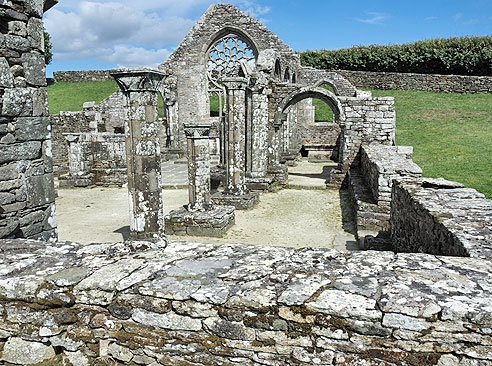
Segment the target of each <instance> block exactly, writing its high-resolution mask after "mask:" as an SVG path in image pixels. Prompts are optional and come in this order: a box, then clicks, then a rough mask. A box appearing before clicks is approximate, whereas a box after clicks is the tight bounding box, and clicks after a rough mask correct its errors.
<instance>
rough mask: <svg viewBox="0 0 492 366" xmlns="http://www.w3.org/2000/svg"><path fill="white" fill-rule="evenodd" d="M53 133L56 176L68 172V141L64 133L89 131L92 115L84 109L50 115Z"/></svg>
mask: <svg viewBox="0 0 492 366" xmlns="http://www.w3.org/2000/svg"><path fill="white" fill-rule="evenodd" d="M51 121H52V123H53V124H52V126H53V134H52V144H53V170H54V173H55V175H56V176H60V175H63V174H67V173H68V172H69V170H70V169H69V160H68V141H67V139H66V138H65V136H64V134H66V133H83V132H89V131H91V127H90V126H89V123H90V122H92V121H93V119H92V116H90V115H88V114H87V113H86V111H79V112H64V111H62V112H60V113H59V114H55V115H52V116H51Z"/></svg>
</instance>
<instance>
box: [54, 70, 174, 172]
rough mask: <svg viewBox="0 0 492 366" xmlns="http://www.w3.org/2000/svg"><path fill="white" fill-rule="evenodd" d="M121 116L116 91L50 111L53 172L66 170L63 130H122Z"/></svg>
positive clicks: (121, 103)
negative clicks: (98, 100) (69, 109)
mask: <svg viewBox="0 0 492 366" xmlns="http://www.w3.org/2000/svg"><path fill="white" fill-rule="evenodd" d="M113 80H114V79H113ZM124 118H125V116H124V109H123V94H122V93H121V92H119V91H118V92H115V93H113V94H111V95H110V96H109V97H107V98H106V99H104V100H103V101H102V102H101V103H99V104H95V103H94V102H86V103H84V105H83V110H82V111H77V112H66V111H61V112H60V113H59V114H54V115H51V119H52V122H53V135H52V142H53V156H54V157H53V165H54V172H55V175H56V176H60V175H63V174H67V173H68V172H69V154H68V143H67V140H66V138H65V136H64V134H67V133H84V132H90V131H98V132H109V133H123V132H124V127H123V126H124ZM164 141H165V140H164Z"/></svg>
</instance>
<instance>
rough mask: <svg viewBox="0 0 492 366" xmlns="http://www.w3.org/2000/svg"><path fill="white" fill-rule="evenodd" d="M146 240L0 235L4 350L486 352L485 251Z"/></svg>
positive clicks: (341, 354)
mask: <svg viewBox="0 0 492 366" xmlns="http://www.w3.org/2000/svg"><path fill="white" fill-rule="evenodd" d="M148 244H149V243H145V245H148ZM139 245H142V247H140V248H138V246H139ZM143 245H144V243H142V242H140V243H139V242H136V243H135V244H134V246H133V247H129V246H125V245H124V244H122V243H116V244H115V243H111V244H92V245H88V246H87V245H86V246H81V245H79V244H74V243H68V242H64V243H59V244H58V245H56V246H54V245H53V246H47V245H45V244H43V243H40V242H34V241H20V240H17V241H15V240H3V241H0V246H1V247H2V249H3V253H4V254H3V255H4V261H3V263H2V264H0V273H1V277H0V298H1V300H0V303H1V305H2V308H1V309H2V310H1V311H2V318H1V320H0V344H1V346H2V352H1V359H2V360H3V361H5V362H9V363H11V364H37V363H41V362H42V361H44V362H45V363H44V364H43V365H60V364H63V363H64V362H66V361H70V362H71V363H72V364H73V365H104V364H105V363H111V364H113V365H155V366H158V365H169V366H170V365H173V366H175V365H251V366H252V365H274V366H285V365H300V366H303V365H304V366H308V365H340V366H341V365H362V364H363V365H383V364H384V365H392V364H395V363H397V364H402V365H403V364H405V365H412V366H421V365H436V364H438V365H458V364H461V365H476V366H485V365H489V364H490V363H491V362H492V350H491V345H492V337H491V334H490V326H491V319H492V312H491V309H490V301H489V299H490V298H491V297H492V291H491V288H492V286H491V285H492V264H491V263H490V262H489V261H487V260H481V261H479V260H477V259H474V258H450V257H437V258H436V257H435V256H433V255H424V254H394V253H392V252H371V251H369V252H351V253H349V252H339V251H335V250H328V249H308V248H304V249H299V250H295V249H291V248H278V247H270V248H264V247H257V246H248V245H227V244H225V245H214V244H193V243H183V242H171V243H170V244H169V246H168V247H167V248H166V249H164V248H159V247H155V248H147V249H144V248H145V246H143ZM28 248H29V250H28ZM19 258H22V259H20V260H19ZM11 263H17V267H16V268H15V269H14V267H13V266H12V265H11ZM457 284H458V285H457ZM460 362H461V363H460Z"/></svg>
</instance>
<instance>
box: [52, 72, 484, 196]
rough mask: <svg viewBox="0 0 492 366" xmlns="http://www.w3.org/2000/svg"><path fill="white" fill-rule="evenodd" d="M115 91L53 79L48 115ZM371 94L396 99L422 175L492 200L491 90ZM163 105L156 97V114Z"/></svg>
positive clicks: (400, 130) (321, 112)
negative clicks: (459, 184)
mask: <svg viewBox="0 0 492 366" xmlns="http://www.w3.org/2000/svg"><path fill="white" fill-rule="evenodd" d="M323 87H325V86H323ZM327 89H329V88H327ZM116 90H118V86H117V85H116V83H115V82H114V81H102V82H84V83H61V82H59V83H55V84H53V85H50V86H49V87H48V99H49V105H50V113H53V114H55V113H58V112H59V111H60V110H65V111H78V110H81V109H82V104H83V103H84V102H86V101H91V100H94V101H95V102H96V103H99V102H100V101H101V100H103V99H104V98H106V97H107V96H109V95H110V94H112V93H113V92H115V91H116ZM372 92H373V96H375V97H377V96H393V97H395V105H396V142H397V144H398V145H411V146H413V147H414V161H415V162H416V163H417V164H419V165H420V166H421V167H422V169H423V171H424V176H426V177H434V178H437V177H444V178H446V179H449V180H454V181H458V182H461V183H463V184H465V185H466V186H468V187H472V188H475V189H476V190H478V191H480V192H482V193H484V194H485V195H486V196H487V198H490V199H492V94H446V93H428V92H420V91H412V90H373V91H372ZM313 104H314V106H315V107H316V120H317V121H331V120H332V119H333V117H332V112H331V109H330V108H329V107H328V105H327V104H325V103H324V102H323V101H321V100H316V99H315V100H313ZM211 105H212V108H211V109H212V113H211V114H212V115H216V116H217V115H218V98H217V97H216V96H215V97H212V99H211ZM162 109H163V108H162V98H160V97H159V115H161V116H162ZM214 111H215V113H214Z"/></svg>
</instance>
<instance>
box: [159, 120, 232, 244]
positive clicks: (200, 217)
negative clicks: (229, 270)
mask: <svg viewBox="0 0 492 366" xmlns="http://www.w3.org/2000/svg"><path fill="white" fill-rule="evenodd" d="M211 127H212V123H211V122H200V123H194V124H193V125H191V124H190V125H185V129H184V131H185V134H186V138H187V140H188V181H189V185H188V192H189V203H188V205H187V206H185V207H181V208H179V209H177V210H173V211H171V212H170V213H169V214H168V215H166V217H165V226H166V229H165V230H166V234H168V235H195V236H216V237H220V236H222V235H224V234H225V233H226V231H227V230H229V229H230V228H231V226H232V225H234V221H235V215H234V207H232V206H227V207H224V206H214V205H213V202H212V200H211V196H210V133H211Z"/></svg>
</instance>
